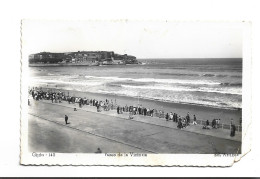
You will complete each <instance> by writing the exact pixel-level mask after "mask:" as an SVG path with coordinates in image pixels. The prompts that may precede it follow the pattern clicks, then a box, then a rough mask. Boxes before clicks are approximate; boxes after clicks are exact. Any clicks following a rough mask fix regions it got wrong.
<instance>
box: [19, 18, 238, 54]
mask: <svg viewBox="0 0 260 179" xmlns="http://www.w3.org/2000/svg"><path fill="white" fill-rule="evenodd" d="M242 32H243V31H242V24H241V23H205V22H204V23H202V22H200V23H199V22H193V23H191V22H185V23H184V22H166V21H164V22H163V21H159V22H158V21H146V22H142V21H115V22H108V21H103V22H102V21H98V22H96V21H29V20H27V21H23V25H22V49H23V53H24V54H25V55H28V54H32V53H38V52H43V51H47V52H72V51H114V52H115V53H119V54H129V55H134V56H136V57H137V58H241V57H242V40H243V36H242Z"/></svg>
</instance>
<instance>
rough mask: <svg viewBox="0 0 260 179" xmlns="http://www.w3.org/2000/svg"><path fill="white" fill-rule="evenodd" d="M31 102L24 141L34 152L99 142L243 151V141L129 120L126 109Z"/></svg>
mask: <svg viewBox="0 0 260 179" xmlns="http://www.w3.org/2000/svg"><path fill="white" fill-rule="evenodd" d="M31 103H32V105H31V106H29V109H28V113H29V128H28V129H29V130H28V132H29V138H28V141H29V147H30V148H31V149H32V150H33V151H49V152H51V151H52V152H66V153H70V152H72V153H75V152H77V153H81V152H82V153H93V152H94V151H95V150H96V148H97V147H100V148H101V149H102V152H103V153H107V152H113V153H114V152H125V151H126V152H127V151H131V152H145V153H181V154H186V153H187V154H188V153H191V154H214V153H227V154H230V153H240V152H241V150H240V148H241V142H238V141H234V140H227V139H224V138H219V137H215V136H210V135H204V134H200V133H195V132H190V131H187V130H186V129H185V130H179V129H176V128H174V123H173V122H169V123H168V124H172V125H173V126H162V125H157V124H152V123H150V121H149V119H151V118H150V117H147V118H146V117H141V116H140V119H142V118H143V121H138V120H136V119H134V120H128V119H127V118H124V117H126V116H127V115H126V114H123V115H117V114H116V111H110V112H96V111H95V107H90V106H85V107H84V108H82V110H81V109H78V110H77V111H74V110H73V108H74V107H76V105H74V104H73V105H72V104H71V105H69V104H68V103H60V104H57V103H53V104H52V103H51V102H49V101H34V100H32V102H31ZM65 114H67V115H68V116H69V123H70V124H67V125H65V121H64V115H65ZM158 120H160V119H158ZM44 121H47V122H44ZM164 122H165V121H164ZM165 123H166V122H165ZM166 124H167V123H166ZM190 127H192V126H190ZM187 129H188V128H187ZM75 131H76V132H75Z"/></svg>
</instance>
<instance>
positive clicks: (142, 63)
mask: <svg viewBox="0 0 260 179" xmlns="http://www.w3.org/2000/svg"><path fill="white" fill-rule="evenodd" d="M245 25H248V24H246V23H243V22H181V21H180V22H178V21H176V22H175V21H127V20H118V21H66V20H64V21H62V20H53V21H51V20H49V21H48V20H23V21H22V23H21V31H22V42H21V43H22V57H23V58H22V64H23V72H22V73H23V74H22V83H23V89H24V90H23V97H24V98H23V99H24V101H25V100H26V101H25V102H24V104H25V103H26V106H25V107H24V108H23V111H24V112H25V113H26V115H25V119H22V120H23V123H22V125H23V126H24V127H23V128H22V137H23V138H26V139H24V140H23V139H22V140H23V143H22V144H23V145H22V149H21V150H22V151H21V152H24V151H26V152H28V153H29V154H28V155H29V156H31V157H41V156H45V155H48V156H55V155H62V154H95V156H104V157H107V158H109V159H110V158H112V157H117V156H122V157H127V156H131V157H133V156H134V157H139V160H146V159H145V157H147V156H149V155H150V154H155V155H158V154H169V155H174V154H176V155H185V154H201V155H203V154H212V155H213V156H215V157H216V156H221V155H230V156H238V155H241V154H243V153H244V152H246V151H243V147H242V146H243V145H244V143H243V142H242V141H243V140H242V138H243V137H242V136H243V132H244V129H245V128H244V124H246V123H248V122H250V119H249V118H247V115H246V114H247V113H246V112H245V113H244V102H245V101H244V96H243V90H245V89H244V84H243V83H244V80H246V78H245V69H244V66H245V64H248V63H250V62H249V61H246V60H245V59H244V58H243V57H244V53H243V49H244V41H243V39H244V26H245ZM242 99H243V100H242ZM246 100H247V99H246ZM27 103H28V104H27ZM246 120H247V122H245V121H246ZM212 155H211V156H212ZM186 157H187V156H186ZM56 163H57V162H56Z"/></svg>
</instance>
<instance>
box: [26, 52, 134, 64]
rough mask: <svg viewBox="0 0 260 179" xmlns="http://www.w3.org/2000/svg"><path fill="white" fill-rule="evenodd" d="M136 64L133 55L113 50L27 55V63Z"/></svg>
mask: <svg viewBox="0 0 260 179" xmlns="http://www.w3.org/2000/svg"><path fill="white" fill-rule="evenodd" d="M71 63H73V64H85V65H93V64H99V65H113V64H137V63H138V61H137V60H136V57H135V56H132V55H127V54H124V55H120V54H116V53H114V52H113V51H78V52H67V53H51V52H40V53H37V54H31V55H29V64H71Z"/></svg>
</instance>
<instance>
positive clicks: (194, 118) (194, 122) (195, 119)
mask: <svg viewBox="0 0 260 179" xmlns="http://www.w3.org/2000/svg"><path fill="white" fill-rule="evenodd" d="M192 124H193V125H197V118H196V116H195V114H194V115H193V123H192Z"/></svg>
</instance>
